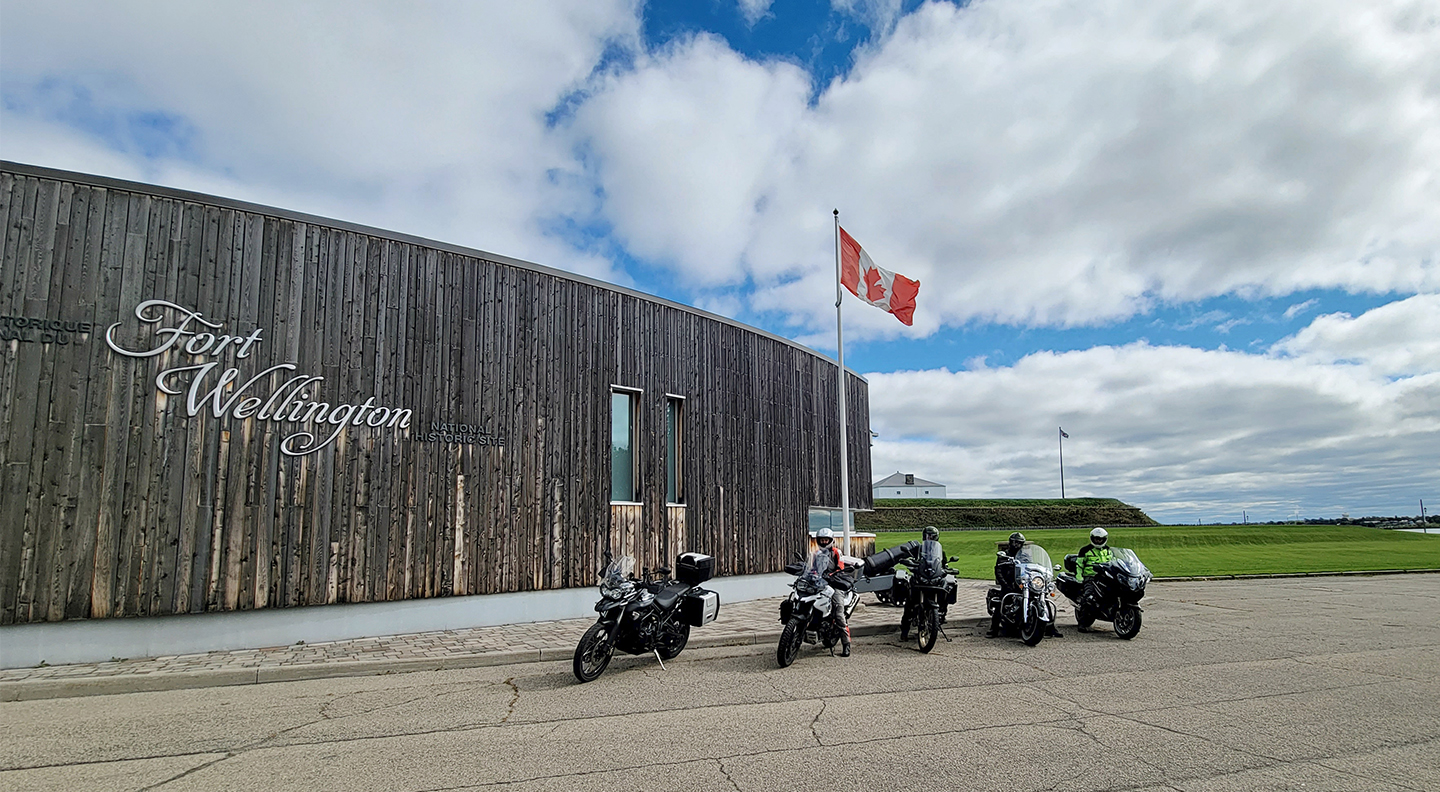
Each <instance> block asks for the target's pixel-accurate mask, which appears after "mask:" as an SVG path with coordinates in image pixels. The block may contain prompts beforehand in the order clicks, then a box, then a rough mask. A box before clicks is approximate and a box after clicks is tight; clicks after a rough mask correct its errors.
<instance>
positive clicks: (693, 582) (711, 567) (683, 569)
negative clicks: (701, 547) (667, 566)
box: [675, 553, 715, 586]
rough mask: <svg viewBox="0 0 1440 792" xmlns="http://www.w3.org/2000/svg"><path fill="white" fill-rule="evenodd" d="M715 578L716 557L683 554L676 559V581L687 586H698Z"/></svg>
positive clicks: (700, 554)
mask: <svg viewBox="0 0 1440 792" xmlns="http://www.w3.org/2000/svg"><path fill="white" fill-rule="evenodd" d="M714 576H715V558H714V556H708V555H704V554H702V553H681V554H680V555H679V557H677V558H676V559H675V579H676V580H678V581H680V582H681V583H684V584H685V585H687V586H698V585H700V584H701V583H704V582H705V581H707V580H709V579H710V578H712V577H714Z"/></svg>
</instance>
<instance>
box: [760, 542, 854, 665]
mask: <svg viewBox="0 0 1440 792" xmlns="http://www.w3.org/2000/svg"><path fill="white" fill-rule="evenodd" d="M785 571H786V572H788V573H790V574H792V575H795V581H794V582H793V583H791V584H790V586H791V588H792V589H793V590H792V591H791V592H790V596H789V598H787V599H786V600H785V601H784V602H781V603H780V621H781V622H783V623H784V624H785V629H784V630H782V631H781V633H780V644H779V646H777V647H776V648H775V661H776V662H777V663H779V664H780V667H781V668H786V667H788V666H789V665H790V664H791V663H793V662H795V657H796V656H797V655H798V654H799V653H800V644H802V643H809V644H814V643H818V644H820V645H821V646H823V647H825V648H826V649H829V650H831V652H832V653H833V652H834V649H835V644H837V643H839V642H840V637H841V635H843V634H844V632H845V628H844V627H841V626H840V622H839V621H838V620H836V619H835V617H834V616H833V615H832V614H831V611H832V610H833V609H834V605H835V603H834V600H833V595H834V592H836V591H839V592H842V593H844V594H845V595H846V603H845V606H846V607H847V608H853V607H854V605H853V604H852V602H854V601H858V600H859V598H860V597H859V595H858V594H855V592H854V591H853V588H854V585H853V582H852V581H851V579H850V577H849V576H848V575H846V574H845V573H844V572H842V571H840V570H837V569H835V567H834V562H833V561H832V558H831V555H830V553H825V552H815V551H812V552H811V553H810V557H809V558H808V559H806V560H805V563H803V564H789V565H787V566H786V567H785ZM852 596H853V600H852V599H851V597H852Z"/></svg>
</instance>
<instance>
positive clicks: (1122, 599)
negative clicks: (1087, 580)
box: [1056, 547, 1150, 641]
mask: <svg viewBox="0 0 1440 792" xmlns="http://www.w3.org/2000/svg"><path fill="white" fill-rule="evenodd" d="M1110 555H1111V559H1110V560H1109V561H1107V562H1105V563H1103V564H1098V565H1096V567H1095V574H1094V579H1095V591H1096V596H1095V597H1094V599H1093V600H1090V599H1087V598H1086V597H1085V584H1084V583H1081V582H1080V581H1078V580H1076V579H1075V561H1076V556H1075V554H1074V553H1071V554H1070V555H1067V556H1065V572H1064V574H1062V575H1060V577H1059V579H1058V580H1057V581H1056V584H1057V585H1058V586H1059V588H1060V593H1061V594H1064V595H1065V596H1066V597H1068V598H1069V599H1070V601H1071V602H1073V603H1075V623H1076V624H1077V625H1079V627H1080V629H1082V630H1086V629H1089V628H1090V625H1092V624H1094V623H1095V622H1096V621H1097V620H1099V621H1108V622H1110V623H1111V624H1113V625H1114V626H1115V636H1116V637H1117V638H1124V639H1125V640H1127V641H1128V640H1130V639H1131V638H1134V637H1135V635H1136V633H1138V632H1140V613H1141V611H1142V608H1141V607H1140V600H1141V598H1143V597H1144V596H1145V584H1147V583H1149V582H1150V570H1149V569H1146V568H1145V565H1144V564H1142V563H1140V557H1139V556H1137V555H1135V551H1134V550H1126V549H1124V548H1118V547H1112V548H1110Z"/></svg>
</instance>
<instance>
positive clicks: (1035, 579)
mask: <svg viewBox="0 0 1440 792" xmlns="http://www.w3.org/2000/svg"><path fill="white" fill-rule="evenodd" d="M1028 583H1029V585H1030V590H1031V591H1035V592H1040V591H1044V590H1045V578H1043V577H1040V576H1039V575H1033V576H1031V578H1030V580H1029V581H1028Z"/></svg>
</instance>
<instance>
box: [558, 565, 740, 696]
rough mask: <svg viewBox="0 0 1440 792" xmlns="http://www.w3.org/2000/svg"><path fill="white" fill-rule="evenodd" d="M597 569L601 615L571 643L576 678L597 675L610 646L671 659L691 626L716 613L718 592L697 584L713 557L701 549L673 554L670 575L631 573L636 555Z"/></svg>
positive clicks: (687, 637) (597, 606)
mask: <svg viewBox="0 0 1440 792" xmlns="http://www.w3.org/2000/svg"><path fill="white" fill-rule="evenodd" d="M606 562H607V563H606V566H605V569H603V570H601V572H600V601H599V602H597V603H595V611H596V612H597V613H599V614H600V616H599V618H598V619H597V620H596V622H595V624H593V625H591V626H590V629H588V630H586V631H585V635H583V636H581V638H580V643H578V644H576V646H575V658H574V661H573V663H572V670H573V671H574V672H575V678H576V679H578V680H580V681H581V682H591V681H594V680H595V679H598V678H599V677H600V675H601V674H603V673H604V672H605V668H606V667H607V666H608V665H610V658H611V657H613V656H614V654H615V650H617V649H618V650H620V651H622V652H626V653H628V654H633V655H643V654H650V653H652V652H653V653H654V654H655V659H656V660H658V661H659V662H660V667H661V668H662V669H663V668H664V667H665V661H666V660H673V659H674V658H675V657H677V656H678V655H679V654H680V652H681V651H682V650H684V649H685V644H686V643H688V642H689V640H690V628H691V627H703V626H705V625H707V624H709V623H711V622H713V621H715V619H716V618H717V617H718V616H719V615H720V595H719V594H718V593H717V592H714V591H710V590H707V589H704V588H701V587H700V584H701V583H704V582H705V581H707V580H709V579H710V577H711V576H712V575H713V574H714V570H715V560H714V559H713V558H712V557H710V556H708V555H701V554H700V553H683V554H681V555H680V556H679V557H677V558H676V559H675V578H674V579H672V578H671V577H670V569H669V568H668V567H660V568H658V569H656V570H655V571H654V572H651V571H649V570H643V571H642V574H641V576H640V577H638V578H637V577H635V575H634V574H633V570H634V568H635V559H633V558H631V557H630V556H621V557H620V558H618V559H613V560H611V558H610V554H609V553H606Z"/></svg>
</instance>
